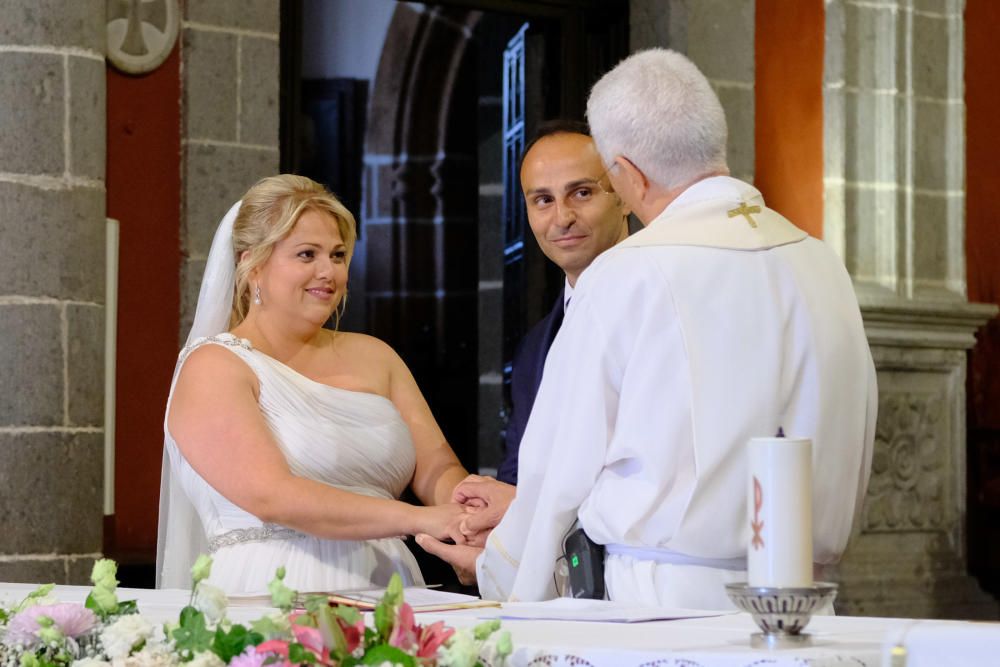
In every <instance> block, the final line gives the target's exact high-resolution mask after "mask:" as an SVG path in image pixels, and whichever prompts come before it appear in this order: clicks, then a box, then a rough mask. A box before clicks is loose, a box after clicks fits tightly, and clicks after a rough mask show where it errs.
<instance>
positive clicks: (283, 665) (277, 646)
mask: <svg viewBox="0 0 1000 667" xmlns="http://www.w3.org/2000/svg"><path fill="white" fill-rule="evenodd" d="M248 650H249V649H248ZM256 651H257V653H258V654H260V655H262V656H264V659H265V660H266V659H267V658H269V657H271V656H278V657H280V658H284V659H283V660H278V661H275V662H272V663H270V664H272V665H275V666H276V667H287V666H288V664H289V663H288V642H287V641H286V640H284V639H271V640H269V641H266V642H263V643H261V644H257V648H256Z"/></svg>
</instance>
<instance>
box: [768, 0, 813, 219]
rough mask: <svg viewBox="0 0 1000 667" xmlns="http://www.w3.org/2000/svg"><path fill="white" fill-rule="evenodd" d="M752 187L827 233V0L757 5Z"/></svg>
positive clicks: (772, 204) (785, 211)
mask: <svg viewBox="0 0 1000 667" xmlns="http://www.w3.org/2000/svg"><path fill="white" fill-rule="evenodd" d="M755 21H756V29H755V38H754V41H755V51H756V72H757V73H756V84H755V86H754V95H755V102H756V111H755V118H756V127H755V132H754V135H755V136H754V140H755V144H756V162H755V172H756V174H755V176H754V182H755V184H756V185H757V188H758V189H759V190H760V191H761V193H762V194H763V195H764V199H765V200H766V201H767V203H768V206H770V207H771V208H773V209H775V210H777V211H779V212H781V213H782V214H783V215H785V216H786V217H787V218H788V219H790V220H791V221H792V222H794V223H795V224H796V225H798V226H799V227H801V228H802V229H804V230H806V231H807V232H809V233H810V234H812V235H813V236H816V237H818V238H822V236H823V41H824V11H823V0H795V1H794V2H790V1H789V0H757V5H756V17H755Z"/></svg>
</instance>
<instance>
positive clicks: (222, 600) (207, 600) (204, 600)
mask: <svg viewBox="0 0 1000 667" xmlns="http://www.w3.org/2000/svg"><path fill="white" fill-rule="evenodd" d="M228 606H229V598H227V597H226V594H225V593H224V592H223V590H222V589H221V588H217V587H215V586H213V585H212V584H210V583H208V582H205V581H202V582H199V583H198V588H197V590H196V592H195V595H194V607H195V609H197V610H198V611H200V612H201V613H203V614H205V618H206V620H208V622H209V623H218V622H219V621H221V620H222V618H223V616H225V615H226V607H228Z"/></svg>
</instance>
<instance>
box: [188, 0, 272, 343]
mask: <svg viewBox="0 0 1000 667" xmlns="http://www.w3.org/2000/svg"><path fill="white" fill-rule="evenodd" d="M183 4H184V22H183V26H182V39H183V42H182V51H181V54H182V59H183V67H182V74H181V76H182V83H181V85H182V88H183V90H182V104H183V110H182V115H183V123H184V126H183V129H182V147H183V151H184V155H183V158H182V164H183V167H182V168H183V186H182V187H183V190H184V192H183V199H184V206H183V210H182V214H181V215H182V220H181V244H182V250H183V255H184V258H183V260H182V261H183V264H182V269H181V274H182V275H181V324H180V327H181V330H180V340H181V341H184V340H185V339H186V338H187V334H188V330H189V329H190V327H191V321H192V319H193V318H194V310H195V306H196V305H197V302H198V289H199V288H200V286H201V276H202V273H203V272H204V269H205V260H206V258H207V257H208V250H209V247H210V246H211V243H212V237H213V235H214V234H215V228H216V226H217V225H218V223H219V220H221V219H222V216H223V215H224V214H225V213H226V211H227V210H229V207H230V206H232V204H233V203H234V202H236V201H237V200H238V199H239V198H240V197H241V196H242V195H243V193H244V192H246V190H247V188H249V187H250V186H251V185H253V184H254V183H255V182H256V181H257V180H258V179H260V178H263V177H264V176H270V175H273V174H277V173H278V168H279V152H278V121H279V49H278V31H279V22H280V16H279V3H277V2H273V0H252V1H250V2H242V1H238V0H187V1H186V2H184V3H183Z"/></svg>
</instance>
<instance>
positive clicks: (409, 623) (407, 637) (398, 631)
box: [389, 602, 420, 652]
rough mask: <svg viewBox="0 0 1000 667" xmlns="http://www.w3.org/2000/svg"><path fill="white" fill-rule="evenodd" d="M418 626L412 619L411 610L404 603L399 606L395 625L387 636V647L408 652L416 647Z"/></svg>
mask: <svg viewBox="0 0 1000 667" xmlns="http://www.w3.org/2000/svg"><path fill="white" fill-rule="evenodd" d="M418 632H420V626H419V625H417V623H416V620H415V619H414V617H413V608H412V607H410V605H408V604H406V603H405V602H404V603H403V604H401V605H400V606H399V613H397V614H396V624H395V625H394V626H393V628H392V633H391V634H390V635H389V646H395V647H396V648H398V649H400V650H402V651H407V652H410V651H412V650H413V649H415V648H416V647H417V633H418Z"/></svg>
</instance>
